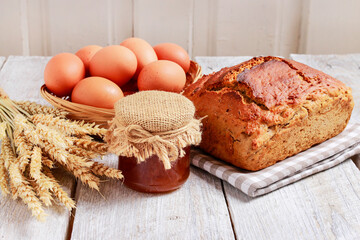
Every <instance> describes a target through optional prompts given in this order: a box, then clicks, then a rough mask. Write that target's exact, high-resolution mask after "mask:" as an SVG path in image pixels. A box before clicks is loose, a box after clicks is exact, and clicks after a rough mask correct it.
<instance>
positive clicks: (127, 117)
mask: <svg viewBox="0 0 360 240" xmlns="http://www.w3.org/2000/svg"><path fill="white" fill-rule="evenodd" d="M115 114H116V117H117V118H118V119H119V121H121V122H123V123H124V124H125V125H139V126H141V127H142V128H144V129H145V130H147V131H149V132H153V133H156V132H164V131H170V130H174V129H178V128H181V127H183V126H185V125H186V124H188V123H189V122H190V121H191V120H192V119H193V118H194V114H195V107H194V104H193V103H192V102H191V101H190V100H189V99H188V98H186V97H184V96H183V95H180V94H176V93H172V92H164V91H142V92H138V93H135V94H133V95H129V96H127V97H124V98H122V99H120V100H119V101H118V102H116V104H115Z"/></svg>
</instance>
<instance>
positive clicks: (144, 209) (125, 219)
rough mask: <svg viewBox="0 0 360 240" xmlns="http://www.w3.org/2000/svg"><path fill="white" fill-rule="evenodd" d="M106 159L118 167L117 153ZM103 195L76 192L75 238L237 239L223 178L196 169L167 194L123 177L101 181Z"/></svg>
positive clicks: (108, 162) (90, 192)
mask: <svg viewBox="0 0 360 240" xmlns="http://www.w3.org/2000/svg"><path fill="white" fill-rule="evenodd" d="M104 161H105V162H106V163H107V164H108V165H110V166H113V167H117V164H118V160H117V156H115V155H109V156H107V157H106V158H105V159H104ZM100 188H101V195H100V194H99V193H97V192H94V191H92V190H90V189H89V188H87V187H84V186H83V185H79V187H78V190H77V196H76V198H77V201H78V205H77V209H76V215H75V220H74V227H73V232H72V239H88V238H89V237H90V236H91V239H104V238H106V239H123V238H126V239H178V238H181V239H233V238H234V234H233V231H232V227H231V222H230V218H229V214H228V209H227V206H226V202H225V198H224V195H223V190H222V186H221V181H220V180H219V179H217V178H215V177H213V176H211V175H209V174H206V173H204V172H203V171H200V170H198V169H195V168H192V169H191V174H190V177H189V179H188V181H187V182H186V183H185V184H184V185H183V186H182V187H181V188H180V189H179V190H177V191H175V192H172V193H168V194H159V195H156V194H144V193H138V192H135V191H133V190H130V189H128V188H126V187H125V186H123V185H122V183H121V182H119V181H106V182H103V183H102V186H101V187H100Z"/></svg>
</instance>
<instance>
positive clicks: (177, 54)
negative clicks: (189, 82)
mask: <svg viewBox="0 0 360 240" xmlns="http://www.w3.org/2000/svg"><path fill="white" fill-rule="evenodd" d="M154 50H155V52H156V55H157V57H158V59H159V60H169V61H173V62H176V63H177V64H179V65H180V66H181V67H182V68H183V69H184V71H185V73H187V72H188V71H189V68H190V57H189V54H188V53H187V52H186V51H185V49H183V48H182V47H181V46H179V45H177V44H175V43H160V44H158V45H156V46H154Z"/></svg>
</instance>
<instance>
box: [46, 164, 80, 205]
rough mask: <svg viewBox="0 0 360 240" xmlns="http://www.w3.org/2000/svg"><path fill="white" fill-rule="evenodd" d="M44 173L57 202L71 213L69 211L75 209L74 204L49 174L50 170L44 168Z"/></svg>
mask: <svg viewBox="0 0 360 240" xmlns="http://www.w3.org/2000/svg"><path fill="white" fill-rule="evenodd" d="M44 173H45V175H46V177H47V179H48V181H51V183H52V184H53V187H52V190H51V191H52V192H53V194H54V195H55V196H56V197H57V199H59V201H60V202H61V203H62V204H64V206H65V207H66V208H67V209H68V210H69V211H71V209H73V208H75V202H74V200H72V199H71V198H70V197H69V195H68V194H67V193H66V192H65V191H64V190H63V189H62V188H61V186H60V185H59V184H58V183H57V181H56V180H55V177H54V176H53V174H52V173H51V171H50V169H48V168H45V169H44Z"/></svg>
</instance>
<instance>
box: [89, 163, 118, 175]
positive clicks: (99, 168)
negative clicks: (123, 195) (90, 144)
mask: <svg viewBox="0 0 360 240" xmlns="http://www.w3.org/2000/svg"><path fill="white" fill-rule="evenodd" d="M91 171H92V172H93V173H94V174H96V175H98V176H106V177H109V178H114V179H123V178H124V176H123V175H122V174H121V171H120V170H117V169H114V168H110V167H108V166H105V165H104V164H102V163H99V162H94V164H93V165H92V166H91Z"/></svg>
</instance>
